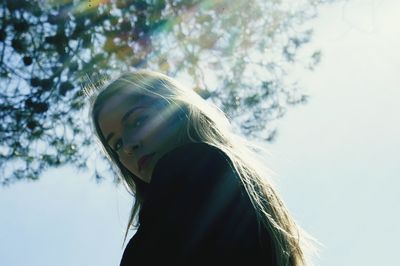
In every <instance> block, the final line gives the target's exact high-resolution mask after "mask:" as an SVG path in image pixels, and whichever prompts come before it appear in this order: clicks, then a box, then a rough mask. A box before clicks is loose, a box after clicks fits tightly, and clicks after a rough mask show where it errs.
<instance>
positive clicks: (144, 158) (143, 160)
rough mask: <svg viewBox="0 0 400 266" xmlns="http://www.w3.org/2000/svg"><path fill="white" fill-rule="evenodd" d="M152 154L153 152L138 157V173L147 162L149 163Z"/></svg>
mask: <svg viewBox="0 0 400 266" xmlns="http://www.w3.org/2000/svg"><path fill="white" fill-rule="evenodd" d="M154 154H155V152H153V153H150V154H146V155H144V156H142V157H140V159H139V161H138V168H139V171H141V170H142V168H143V166H144V165H145V164H146V163H147V162H149V161H150V160H151V158H152V157H153V156H154Z"/></svg>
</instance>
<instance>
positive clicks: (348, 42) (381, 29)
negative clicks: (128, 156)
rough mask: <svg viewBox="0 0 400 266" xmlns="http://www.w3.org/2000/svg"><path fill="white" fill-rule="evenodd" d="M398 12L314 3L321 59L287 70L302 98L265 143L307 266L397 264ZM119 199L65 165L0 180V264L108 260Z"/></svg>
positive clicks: (379, 4) (124, 202) (115, 239)
mask: <svg viewBox="0 0 400 266" xmlns="http://www.w3.org/2000/svg"><path fill="white" fill-rule="evenodd" d="M398 14H400V2H399V1H396V0H386V1H385V0H381V1H378V0H376V1H372V0H363V1H356V0H353V1H348V2H347V3H339V4H333V5H326V6H324V7H322V8H321V9H320V11H319V18H317V19H315V20H314V21H313V22H312V25H313V28H314V38H313V41H312V44H309V45H308V48H307V49H312V48H316V49H321V50H322V61H321V63H320V65H318V66H317V67H316V69H315V71H313V72H310V71H304V70H296V71H293V73H291V75H292V76H293V77H295V78H297V79H298V80H299V82H300V84H302V86H303V87H304V88H305V89H306V90H307V92H308V94H309V95H310V100H309V102H308V103H307V104H306V105H301V106H297V107H294V108H290V109H289V110H288V112H287V114H286V116H284V117H283V118H282V119H280V120H279V121H278V122H277V126H278V136H277V138H276V141H275V142H274V143H270V144H266V146H267V148H268V149H269V150H270V151H271V153H272V155H271V157H270V163H269V166H270V167H271V168H272V170H273V171H274V172H275V173H277V175H276V177H274V178H275V183H276V184H277V187H278V190H279V191H280V193H281V195H282V198H283V199H284V201H285V203H286V205H287V206H288V208H289V210H290V211H291V213H292V214H293V215H294V217H295V218H296V219H297V221H298V223H299V224H300V225H301V226H302V227H303V228H304V229H306V230H307V231H308V232H309V233H310V234H311V235H313V236H314V237H315V238H316V239H317V240H318V241H319V242H320V243H321V244H322V247H321V249H320V253H319V256H318V257H317V258H316V259H315V264H316V265H322V266H337V265H341V266H347V265H349V266H350V265H352V266H353V265H363V266H376V265H380V266H398V265H400V263H399V262H398V258H397V252H398V251H397V246H398V245H397V239H399V238H400V229H399V226H398V225H399V224H400V214H399V211H398V208H397V204H398V203H399V202H400V193H398V191H397V188H398V187H400V181H399V179H400V178H399V177H400V176H399V173H400V163H399V156H398V154H396V151H397V150H399V148H400V115H399V114H400V105H399V104H398V103H399V100H400V90H399V85H400V75H399V70H400V52H399V51H398V48H399V47H400V28H399V27H398V25H400V16H398ZM130 204H131V198H130V195H129V194H128V193H127V192H126V191H125V189H124V188H123V187H115V186H114V185H113V184H112V181H111V180H105V181H104V182H103V183H101V184H99V185H98V184H96V182H95V180H94V178H93V177H91V176H90V175H88V174H87V173H77V172H76V171H75V170H74V169H73V168H69V167H64V168H60V169H52V170H49V171H47V172H46V173H45V174H44V175H43V177H42V178H41V179H40V181H39V182H20V183H17V184H14V185H12V186H11V187H5V188H0V210H1V213H2V217H1V219H0V265H1V266H20V265H30V266H50V265H51V266H53V265H59V266H81V265H97V266H109V265H119V262H120V259H121V256H122V252H123V243H122V241H123V237H124V232H125V226H126V223H127V219H128V215H129V210H130V206H131V205H130ZM131 235H132V234H130V235H129V237H130V236H131Z"/></svg>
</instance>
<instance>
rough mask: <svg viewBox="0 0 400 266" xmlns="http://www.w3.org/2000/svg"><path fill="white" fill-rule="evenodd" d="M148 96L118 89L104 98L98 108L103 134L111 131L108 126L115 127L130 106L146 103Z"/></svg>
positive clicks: (148, 99)
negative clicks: (118, 90)
mask: <svg viewBox="0 0 400 266" xmlns="http://www.w3.org/2000/svg"><path fill="white" fill-rule="evenodd" d="M149 101H150V97H149V96H145V95H138V94H135V93H132V92H127V91H120V92H118V93H116V94H114V95H112V96H110V97H109V98H108V99H106V100H105V102H104V103H103V105H102V107H101V108H100V112H99V116H98V123H99V126H100V129H101V131H102V132H103V134H108V132H111V131H110V129H109V128H115V127H117V126H118V124H119V123H120V121H121V118H122V116H123V115H124V114H125V112H126V111H128V110H129V109H130V108H133V107H136V106H140V105H148V103H149Z"/></svg>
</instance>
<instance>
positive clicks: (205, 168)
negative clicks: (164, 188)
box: [151, 143, 234, 183]
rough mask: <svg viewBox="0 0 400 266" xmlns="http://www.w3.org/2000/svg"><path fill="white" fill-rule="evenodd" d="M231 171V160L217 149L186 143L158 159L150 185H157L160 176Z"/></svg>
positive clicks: (198, 174)
mask: <svg viewBox="0 0 400 266" xmlns="http://www.w3.org/2000/svg"><path fill="white" fill-rule="evenodd" d="M233 169H234V168H233V164H232V162H231V160H230V159H229V157H228V156H227V155H226V154H225V153H224V152H223V151H222V150H220V149H219V148H217V147H214V146H212V145H209V144H207V143H187V144H184V145H181V146H178V147H176V148H175V149H173V150H171V151H169V152H167V153H166V154H165V155H164V156H162V157H161V158H160V159H159V161H158V162H157V164H156V166H155V168H154V171H153V175H152V181H151V183H153V182H154V183H158V182H159V181H160V180H159V178H160V176H164V177H165V176H175V177H176V176H182V175H184V176H187V175H191V176H193V175H196V176H200V175H201V176H204V175H207V176H209V175H213V174H215V173H217V172H219V171H222V170H229V171H233ZM233 172H234V171H233Z"/></svg>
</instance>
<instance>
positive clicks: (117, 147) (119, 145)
mask: <svg viewBox="0 0 400 266" xmlns="http://www.w3.org/2000/svg"><path fill="white" fill-rule="evenodd" d="M121 147H122V140H121V139H118V140H117V142H115V145H114V151H116V152H118V150H119V149H120V148H121Z"/></svg>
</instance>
